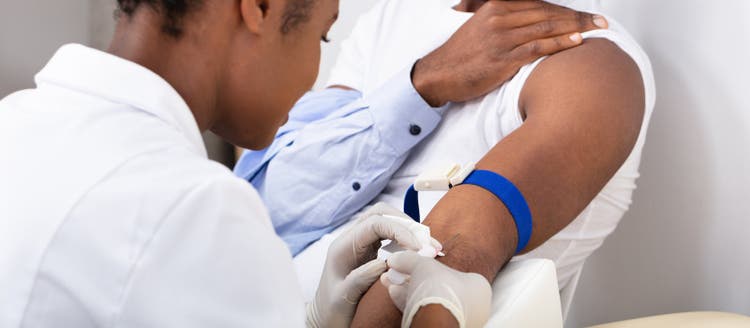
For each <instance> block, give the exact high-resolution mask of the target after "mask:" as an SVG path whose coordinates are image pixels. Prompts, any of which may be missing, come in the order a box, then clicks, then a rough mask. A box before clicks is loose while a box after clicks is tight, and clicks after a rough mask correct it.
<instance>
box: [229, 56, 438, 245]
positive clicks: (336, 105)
mask: <svg viewBox="0 0 750 328" xmlns="http://www.w3.org/2000/svg"><path fill="white" fill-rule="evenodd" d="M410 68H411V67H410ZM410 71H411V70H410V69H405V70H403V71H402V72H400V73H398V74H397V75H395V76H394V77H393V78H392V79H391V80H390V81H388V82H387V83H384V84H383V86H381V87H380V88H379V89H377V90H375V91H373V92H372V93H370V94H368V95H367V96H365V97H362V94H361V93H360V92H359V91H354V90H343V89H335V88H331V89H325V90H322V91H317V92H309V93H307V94H306V95H305V96H304V97H302V99H300V100H299V102H297V104H296V105H295V106H294V108H293V109H292V111H291V112H290V114H289V121H288V122H287V123H286V124H285V125H284V126H282V127H281V129H279V132H278V133H277V135H276V139H275V140H274V142H273V144H272V145H271V146H270V147H268V148H267V149H265V150H262V151H246V152H245V153H244V154H243V155H242V158H240V160H239V162H238V163H237V165H236V167H235V169H234V172H235V174H237V175H238V176H240V177H242V178H244V179H245V180H248V181H249V182H250V183H252V184H253V186H255V188H256V189H257V190H258V192H259V193H260V196H261V198H262V199H263V201H264V202H265V204H266V206H267V207H268V210H269V212H270V216H271V220H272V222H273V226H274V228H275V229H276V233H277V234H278V235H279V236H281V238H282V239H283V240H284V241H285V242H286V243H287V245H288V246H289V249H290V250H291V252H292V254H293V255H297V254H298V253H299V252H301V251H302V250H304V249H305V247H307V246H308V245H309V244H310V243H312V242H314V241H316V240H318V239H320V238H321V237H322V236H323V235H325V234H326V233H328V232H330V231H332V230H333V229H335V228H336V227H338V226H340V225H342V224H344V223H345V222H347V220H349V219H350V218H351V216H352V215H353V214H355V213H356V212H357V211H359V210H360V209H361V208H362V207H364V206H365V205H367V204H368V203H370V202H371V201H372V200H373V199H374V198H375V197H376V196H377V195H378V194H379V193H380V192H381V191H382V190H383V188H385V186H386V184H387V183H388V180H389V179H390V178H391V176H392V175H393V173H394V172H395V171H396V170H397V169H398V168H399V167H400V166H401V164H402V163H403V162H404V160H405V159H406V156H407V155H408V153H409V151H410V150H411V149H412V148H413V147H414V146H415V145H417V144H418V143H419V142H420V141H422V140H423V139H424V138H425V137H426V136H428V135H429V134H430V133H431V132H432V131H433V130H434V129H435V128H436V127H437V125H438V123H439V122H440V119H441V109H439V108H432V107H430V106H429V105H428V104H427V103H426V102H425V101H424V100H423V99H422V97H421V96H420V95H419V93H417V91H416V90H415V89H414V86H413V85H412V83H411V76H410Z"/></svg>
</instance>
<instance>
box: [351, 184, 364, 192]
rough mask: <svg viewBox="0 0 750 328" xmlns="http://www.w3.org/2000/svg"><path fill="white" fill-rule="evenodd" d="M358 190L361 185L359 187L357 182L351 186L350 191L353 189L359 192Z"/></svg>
mask: <svg viewBox="0 0 750 328" xmlns="http://www.w3.org/2000/svg"><path fill="white" fill-rule="evenodd" d="M360 188H362V185H360V184H359V182H355V183H354V184H352V189H354V191H359V189H360Z"/></svg>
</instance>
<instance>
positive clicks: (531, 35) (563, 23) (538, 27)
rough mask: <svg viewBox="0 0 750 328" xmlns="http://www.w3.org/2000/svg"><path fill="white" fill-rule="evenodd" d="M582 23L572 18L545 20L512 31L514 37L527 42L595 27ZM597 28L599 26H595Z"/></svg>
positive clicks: (517, 40)
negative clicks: (584, 25)
mask: <svg viewBox="0 0 750 328" xmlns="http://www.w3.org/2000/svg"><path fill="white" fill-rule="evenodd" d="M580 24H581V23H580V22H579V21H576V20H570V19H557V20H545V21H541V22H537V23H534V24H531V25H527V26H524V27H520V28H517V29H515V30H513V32H512V34H511V35H512V36H511V37H512V38H513V39H514V40H515V41H516V42H518V43H519V44H521V43H527V42H530V41H533V40H538V39H544V38H551V37H555V36H560V35H563V34H570V33H574V32H580V31H582V30H583V31H585V30H587V29H593V28H590V27H584V28H582V27H581V25H580ZM595 28H597V27H595Z"/></svg>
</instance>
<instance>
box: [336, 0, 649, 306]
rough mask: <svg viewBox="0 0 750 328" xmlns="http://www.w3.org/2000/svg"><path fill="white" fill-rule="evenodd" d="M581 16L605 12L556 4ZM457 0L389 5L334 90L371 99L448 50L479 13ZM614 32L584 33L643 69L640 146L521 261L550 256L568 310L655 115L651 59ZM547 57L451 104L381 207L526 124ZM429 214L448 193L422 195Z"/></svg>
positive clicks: (614, 27) (346, 57) (363, 33)
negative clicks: (524, 114)
mask: <svg viewBox="0 0 750 328" xmlns="http://www.w3.org/2000/svg"><path fill="white" fill-rule="evenodd" d="M549 2H553V3H558V4H562V5H567V6H572V7H574V8H575V9H578V10H585V11H589V12H599V10H598V9H599V8H598V6H597V5H596V3H597V1H587V0H582V1H579V0H572V1H549ZM455 4H456V1H453V0H408V1H403V0H383V1H381V2H379V3H378V4H377V5H376V6H375V7H374V8H373V9H372V10H371V11H369V12H368V13H366V14H365V15H363V16H362V17H361V18H360V20H359V21H358V23H357V25H356V26H355V28H354V30H353V32H352V35H351V36H350V38H348V39H347V40H346V41H345V42H344V43H343V44H342V51H341V53H340V54H339V58H338V61H337V64H336V65H335V67H334V69H333V71H332V74H331V77H330V79H329V81H328V85H335V84H338V85H346V86H349V87H352V88H355V89H358V90H360V91H362V92H363V94H364V95H367V94H368V93H369V92H371V91H372V90H373V89H375V88H377V87H378V86H380V85H381V84H382V83H384V82H385V81H387V80H388V79H389V78H390V77H391V76H393V74H395V73H397V72H398V71H399V70H401V69H403V68H404V67H405V66H407V65H409V64H410V63H413V62H414V61H415V60H417V59H418V58H420V57H422V56H424V55H426V54H427V53H429V52H430V51H432V50H433V49H435V48H436V47H438V46H440V45H441V44H443V43H444V42H445V41H446V40H447V39H448V38H449V37H450V36H451V35H452V34H453V33H454V32H455V31H456V30H457V29H458V28H459V27H460V26H461V25H462V24H463V23H464V22H466V20H468V19H469V18H470V17H471V16H472V13H465V12H458V11H455V10H453V9H452V7H453V6H454V5H455ZM608 20H609V22H610V28H609V29H608V30H597V31H591V32H587V33H584V34H583V36H584V38H605V39H608V40H610V41H612V42H613V43H615V44H616V45H617V46H619V47H620V48H621V49H622V50H623V51H624V52H626V53H627V54H628V55H629V56H630V57H631V58H632V59H633V60H634V61H635V63H636V64H637V65H638V67H639V68H640V71H641V74H642V76H643V82H644V86H645V98H646V107H645V115H644V119H643V124H642V129H641V133H640V136H639V137H638V141H637V143H636V145H635V147H634V149H633V150H632V152H631V154H630V156H629V157H628V159H627V160H626V162H625V163H624V165H623V166H622V167H621V168H620V169H619V170H618V171H617V173H616V174H615V175H614V177H613V178H612V179H611V180H610V181H609V183H608V184H607V185H606V186H605V187H604V189H603V190H602V191H601V192H600V193H599V194H598V195H597V196H596V198H595V199H594V200H593V201H592V202H591V203H590V204H589V206H588V207H586V209H585V210H583V212H582V213H581V214H580V215H579V216H578V217H577V218H576V219H575V220H574V221H573V222H572V223H570V224H569V225H568V226H567V227H566V228H565V229H563V230H562V231H560V232H559V233H558V234H556V235H555V236H553V237H552V238H551V239H550V240H549V241H547V242H546V243H544V244H543V245H542V246H540V247H538V248H537V249H535V250H533V251H532V252H530V253H528V254H526V255H524V256H518V257H515V258H514V260H515V259H520V258H547V259H551V260H553V261H554V262H555V264H556V266H557V273H558V280H559V285H560V288H561V293H562V300H563V306H564V308H567V306H568V305H569V302H570V300H571V298H572V294H573V291H574V290H575V284H576V282H577V280H578V276H579V274H580V272H581V269H582V267H583V264H584V261H585V260H586V258H587V257H588V256H589V255H591V253H592V252H593V251H594V250H596V249H597V248H598V247H599V246H600V245H601V244H602V242H603V241H604V239H605V238H606V237H607V236H608V235H609V234H610V233H612V231H614V229H615V228H616V227H617V224H618V222H619V221H620V219H621V218H622V216H623V214H624V213H625V212H626V211H627V209H628V207H629V205H630V203H631V198H632V192H633V190H634V189H635V187H636V185H635V180H636V179H637V178H638V176H639V174H638V166H639V163H640V158H641V151H642V149H643V144H644V141H645V136H646V128H647V126H648V122H649V118H650V116H651V113H652V110H653V107H654V100H655V91H654V81H653V75H652V70H651V65H650V63H649V60H648V57H647V56H646V54H645V53H644V52H643V51H642V50H641V48H640V47H639V46H638V44H637V43H636V42H635V41H634V40H633V39H632V38H631V37H630V36H629V34H628V33H627V32H626V31H625V29H624V28H623V27H622V26H621V25H620V24H619V23H617V22H616V21H614V20H613V19H611V18H609V17H608ZM542 60H544V58H542V59H540V60H538V61H536V62H534V63H532V64H529V65H526V66H524V67H523V68H522V69H521V70H520V71H519V72H518V73H517V74H516V75H515V76H514V77H513V78H512V79H511V80H510V81H508V82H507V83H505V84H504V85H503V86H501V87H500V88H499V89H496V90H495V91H492V92H490V93H489V94H487V95H486V96H484V97H481V98H478V99H475V100H472V101H469V102H466V103H457V104H452V105H450V107H448V108H447V109H446V111H445V112H444V118H443V120H442V122H441V124H440V126H439V127H438V128H437V129H436V130H435V131H434V132H433V133H432V135H430V136H429V137H428V138H427V139H425V140H424V141H423V142H422V143H421V144H420V145H419V146H417V147H416V149H414V151H413V152H412V154H411V155H410V157H409V158H408V159H407V160H406V162H405V163H404V165H403V166H402V167H401V168H400V169H399V170H398V171H397V172H396V173H395V174H394V176H393V177H392V179H391V181H390V183H389V184H388V186H387V187H386V189H385V190H384V191H383V193H382V194H381V195H380V196H379V197H378V198H377V199H376V201H385V202H388V203H390V204H391V205H393V206H397V207H400V206H401V205H402V204H403V197H404V194H405V192H406V189H407V188H408V187H409V185H411V184H412V183H413V181H414V178H415V177H416V176H417V175H418V174H420V173H422V172H423V171H424V170H425V169H428V168H431V167H434V166H435V165H439V164H441V163H468V162H476V161H478V160H480V159H481V158H482V157H483V156H484V155H485V154H486V153H487V152H488V151H489V150H490V149H491V148H492V147H493V146H494V145H495V144H497V143H498V142H500V141H501V140H502V139H503V138H504V137H506V136H507V135H509V134H510V133H512V132H513V131H514V130H515V129H517V128H518V127H520V126H521V125H522V124H523V120H522V118H521V114H520V111H519V107H518V100H519V95H520V93H521V90H522V89H523V86H524V84H525V83H526V80H527V79H528V77H529V75H530V74H531V72H532V71H533V70H534V69H535V68H536V67H537V65H538V64H539V63H540V62H541V61H542ZM420 194H421V195H420V208H421V211H420V212H421V213H422V214H423V215H425V214H426V213H428V212H429V210H430V209H431V208H432V206H433V205H434V204H435V203H436V202H437V200H439V198H440V197H441V196H442V194H444V193H439V192H432V195H428V194H430V193H425V192H422V193H420Z"/></svg>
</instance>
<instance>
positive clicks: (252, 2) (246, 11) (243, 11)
mask: <svg viewBox="0 0 750 328" xmlns="http://www.w3.org/2000/svg"><path fill="white" fill-rule="evenodd" d="M272 2H273V4H272ZM272 5H274V6H275V7H278V6H280V5H281V4H280V1H278V0H240V16H241V17H242V22H243V23H244V24H245V26H246V27H247V28H248V30H250V32H252V33H258V34H259V33H260V32H261V30H262V29H263V25H266V24H268V22H269V17H270V16H269V13H270V12H271V6H272ZM273 9H274V10H279V8H273Z"/></svg>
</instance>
